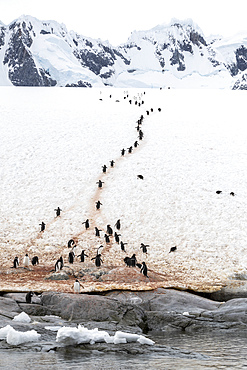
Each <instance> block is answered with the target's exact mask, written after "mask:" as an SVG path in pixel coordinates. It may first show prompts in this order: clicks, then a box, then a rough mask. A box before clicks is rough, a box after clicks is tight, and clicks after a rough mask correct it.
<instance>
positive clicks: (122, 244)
mask: <svg viewBox="0 0 247 370" xmlns="http://www.w3.org/2000/svg"><path fill="white" fill-rule="evenodd" d="M126 244H128V243H123V242H122V241H121V242H120V247H121V251H123V252H126V250H125V247H124V246H125V245H126Z"/></svg>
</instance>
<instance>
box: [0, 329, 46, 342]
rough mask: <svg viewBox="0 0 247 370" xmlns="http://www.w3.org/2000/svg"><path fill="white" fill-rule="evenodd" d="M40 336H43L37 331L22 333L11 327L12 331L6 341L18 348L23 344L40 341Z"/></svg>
mask: <svg viewBox="0 0 247 370" xmlns="http://www.w3.org/2000/svg"><path fill="white" fill-rule="evenodd" d="M40 336H41V335H40V334H38V333H37V332H36V331H35V330H29V331H26V332H20V331H17V330H15V329H14V328H12V327H11V329H10V330H9V331H8V334H7V337H6V341H7V343H8V344H11V345H12V346H18V345H19V344H23V343H28V342H36V341H37V340H39V338H40Z"/></svg>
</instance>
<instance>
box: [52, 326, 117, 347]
mask: <svg viewBox="0 0 247 370" xmlns="http://www.w3.org/2000/svg"><path fill="white" fill-rule="evenodd" d="M109 337H110V336H109V334H108V333H107V332H106V331H99V330H98V329H97V328H96V329H93V330H89V329H87V328H84V327H83V326H81V325H79V326H78V328H68V327H65V326H63V327H62V328H60V329H59V330H58V332H57V337H56V342H59V343H64V344H67V345H73V344H82V343H91V344H94V343H96V342H104V341H106V340H105V338H106V339H108V338H109Z"/></svg>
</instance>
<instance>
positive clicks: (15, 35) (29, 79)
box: [3, 22, 56, 86]
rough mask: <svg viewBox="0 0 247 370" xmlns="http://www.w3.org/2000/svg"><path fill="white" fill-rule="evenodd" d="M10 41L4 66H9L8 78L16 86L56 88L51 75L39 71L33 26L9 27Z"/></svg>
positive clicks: (18, 24) (21, 24)
mask: <svg viewBox="0 0 247 370" xmlns="http://www.w3.org/2000/svg"><path fill="white" fill-rule="evenodd" d="M9 33H10V39H9V43H8V48H7V50H6V52H5V56H4V60H3V64H4V65H7V66H8V70H9V73H8V76H9V79H10V81H11V82H12V84H13V85H15V86H54V85H56V81H55V80H53V79H52V78H51V77H50V76H49V74H48V73H47V72H46V71H45V70H43V69H42V68H41V69H38V68H37V67H36V65H35V62H34V60H33V56H32V53H31V52H30V47H31V45H32V42H33V40H32V37H33V32H32V25H31V24H29V27H27V24H26V23H25V22H22V23H21V22H14V23H12V24H11V25H10V26H9Z"/></svg>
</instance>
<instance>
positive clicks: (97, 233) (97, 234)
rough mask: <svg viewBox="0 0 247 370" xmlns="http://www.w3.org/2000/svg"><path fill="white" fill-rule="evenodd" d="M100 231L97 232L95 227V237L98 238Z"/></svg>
mask: <svg viewBox="0 0 247 370" xmlns="http://www.w3.org/2000/svg"><path fill="white" fill-rule="evenodd" d="M101 231H102V230H99V229H98V228H97V227H95V236H100V232H101Z"/></svg>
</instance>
